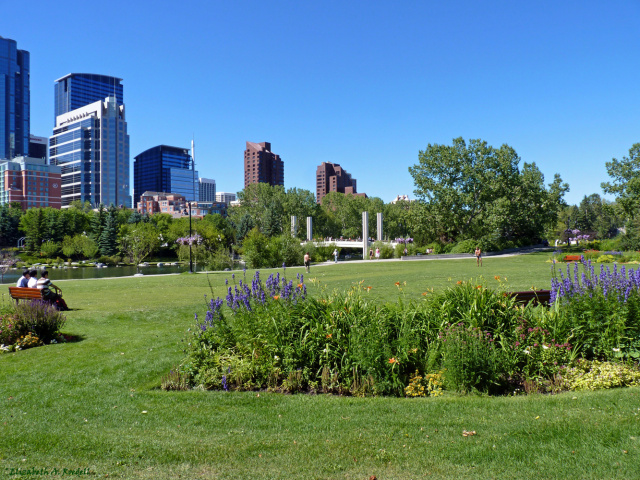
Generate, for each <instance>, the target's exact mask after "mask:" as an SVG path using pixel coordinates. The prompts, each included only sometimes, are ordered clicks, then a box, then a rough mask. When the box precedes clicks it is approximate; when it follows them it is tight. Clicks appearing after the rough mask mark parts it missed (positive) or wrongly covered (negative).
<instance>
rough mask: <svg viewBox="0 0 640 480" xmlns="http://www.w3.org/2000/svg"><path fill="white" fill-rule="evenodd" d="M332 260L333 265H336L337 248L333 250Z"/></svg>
mask: <svg viewBox="0 0 640 480" xmlns="http://www.w3.org/2000/svg"><path fill="white" fill-rule="evenodd" d="M333 259H334V262H333V263H338V249H337V248H335V249H334V250H333Z"/></svg>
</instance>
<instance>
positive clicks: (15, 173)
mask: <svg viewBox="0 0 640 480" xmlns="http://www.w3.org/2000/svg"><path fill="white" fill-rule="evenodd" d="M60 170H61V169H60V167H57V166H55V165H47V164H46V162H45V161H44V160H43V159H41V158H30V157H14V158H12V159H11V160H0V205H3V204H5V203H13V202H18V203H20V205H21V206H22V209H23V210H26V209H28V208H33V207H52V208H60V206H61V203H60V184H61V183H62V182H61V175H60Z"/></svg>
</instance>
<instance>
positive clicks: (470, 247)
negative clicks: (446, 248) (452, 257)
mask: <svg viewBox="0 0 640 480" xmlns="http://www.w3.org/2000/svg"><path fill="white" fill-rule="evenodd" d="M476 246H478V241H477V240H471V239H469V240H462V241H461V242H458V243H457V244H456V245H455V246H454V247H453V248H452V249H451V253H473V252H474V251H475V250H476Z"/></svg>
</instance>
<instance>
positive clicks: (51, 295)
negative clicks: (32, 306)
mask: <svg viewBox="0 0 640 480" xmlns="http://www.w3.org/2000/svg"><path fill="white" fill-rule="evenodd" d="M37 288H38V290H41V292H40V293H41V294H42V299H43V300H44V301H46V302H49V303H51V304H52V305H53V306H55V307H56V308H57V309H58V310H69V308H68V307H67V303H66V302H65V301H64V300H63V299H62V290H61V289H60V288H59V287H57V286H56V285H54V284H53V283H51V280H49V272H48V271H46V270H43V271H42V274H41V276H40V278H39V279H38V287H37ZM52 289H53V290H52ZM54 290H55V291H54Z"/></svg>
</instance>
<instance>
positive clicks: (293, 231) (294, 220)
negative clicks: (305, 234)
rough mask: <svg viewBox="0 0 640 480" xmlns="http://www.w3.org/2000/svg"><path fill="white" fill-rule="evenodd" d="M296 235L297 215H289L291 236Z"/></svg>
mask: <svg viewBox="0 0 640 480" xmlns="http://www.w3.org/2000/svg"><path fill="white" fill-rule="evenodd" d="M296 235H298V217H296V216H295V215H291V236H292V237H295V236H296Z"/></svg>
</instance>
